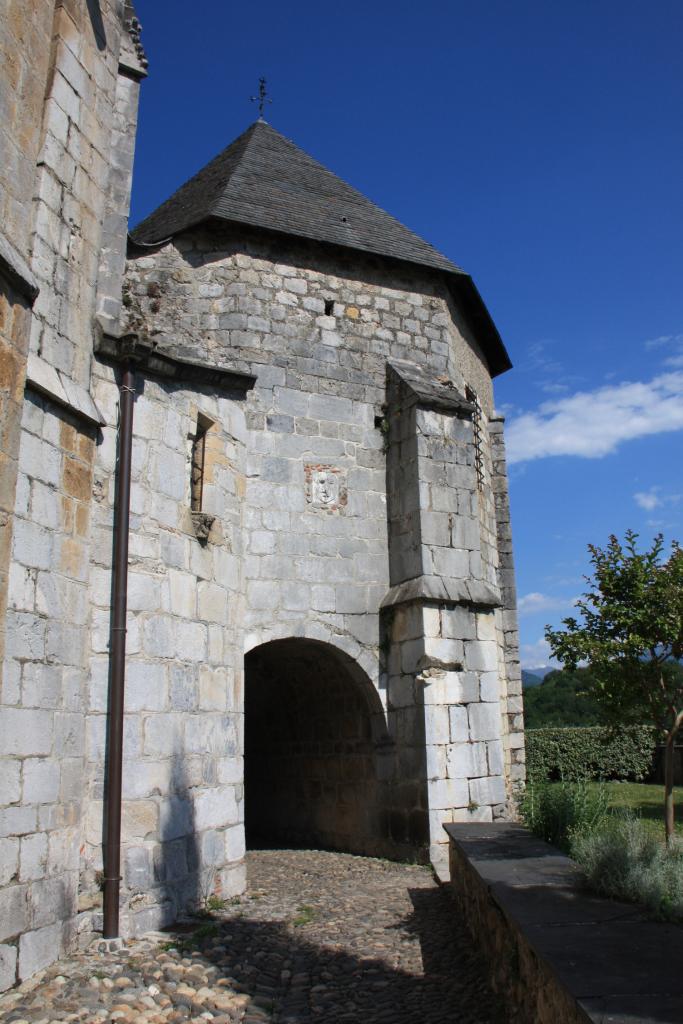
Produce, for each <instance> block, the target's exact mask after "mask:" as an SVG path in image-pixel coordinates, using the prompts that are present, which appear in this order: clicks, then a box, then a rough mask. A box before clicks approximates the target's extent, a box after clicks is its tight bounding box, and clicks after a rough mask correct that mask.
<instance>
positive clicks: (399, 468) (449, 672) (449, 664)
mask: <svg viewBox="0 0 683 1024" xmlns="http://www.w3.org/2000/svg"><path fill="white" fill-rule="evenodd" d="M387 395H388V403H387V417H388V426H389V430H388V442H389V450H388V456H387V457H388V481H389V489H388V495H387V498H388V506H389V523H390V557H391V566H392V575H391V581H392V588H391V590H390V591H389V593H388V595H387V597H386V598H385V600H384V607H385V615H386V620H387V630H388V635H389V636H390V638H391V649H390V653H389V659H388V671H389V679H388V707H389V721H390V723H391V724H390V728H391V730H392V732H393V733H395V734H396V735H400V736H401V737H402V743H401V746H405V745H406V743H407V745H408V747H409V748H410V749H411V756H412V764H411V770H412V773H413V775H414V777H415V778H416V779H422V780H423V784H422V787H418V789H417V791H416V792H417V793H418V799H419V801H420V802H421V803H422V804H423V805H424V806H425V807H426V808H428V811H429V842H430V859H431V862H432V864H433V865H434V867H435V869H436V871H437V872H438V873H439V874H440V876H442V877H447V871H448V853H447V837H446V834H445V832H444V829H443V825H444V824H445V823H447V822H451V821H453V820H465V819H469V818H474V819H475V820H488V821H490V820H492V818H493V817H494V816H501V815H502V814H503V813H504V812H505V801H506V786H505V771H504V762H503V745H502V735H503V733H504V722H503V718H504V711H505V708H504V704H503V697H504V680H502V679H501V677H500V674H499V665H498V662H499V649H498V635H497V616H498V612H497V608H498V606H499V605H500V600H501V599H500V594H499V592H498V589H497V549H496V548H493V547H492V546H491V545H490V544H485V543H484V542H483V537H484V536H486V533H485V531H487V530H488V531H490V522H489V517H488V515H487V512H488V509H489V507H491V506H492V502H488V501H487V495H486V494H485V492H484V489H483V488H482V480H481V474H480V473H478V472H477V465H476V463H477V457H478V456H479V454H480V452H479V451H478V439H477V438H476V434H475V423H474V417H475V414H476V410H475V408H474V407H473V405H472V403H467V402H465V400H464V397H463V396H462V395H460V394H459V393H458V392H457V389H455V388H453V387H452V386H451V384H450V383H449V382H447V381H441V382H439V381H437V382H434V381H433V380H431V379H430V378H429V377H428V376H427V375H425V374H421V373H419V372H417V371H416V370H415V368H412V367H410V365H409V364H401V363H393V364H390V366H389V374H388V390H387ZM480 504H483V505H484V514H483V515H482V511H481V508H480ZM492 556H493V558H492ZM411 734H412V737H413V739H412V741H411V740H410V736H411ZM400 758H401V754H400V752H399V759H400Z"/></svg>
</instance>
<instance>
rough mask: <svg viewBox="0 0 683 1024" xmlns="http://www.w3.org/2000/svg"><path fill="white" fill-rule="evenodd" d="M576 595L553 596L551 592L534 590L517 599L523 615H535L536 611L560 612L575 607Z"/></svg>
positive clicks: (519, 610)
mask: <svg viewBox="0 0 683 1024" xmlns="http://www.w3.org/2000/svg"><path fill="white" fill-rule="evenodd" d="M575 601H576V598H575V597H552V596H551V595H550V594H539V593H536V592H532V593H530V594H524V596H523V597H520V598H519V600H518V601H517V611H518V612H519V614H520V616H521V615H533V614H534V613H535V612H559V611H564V610H565V609H566V610H567V611H568V610H569V609H570V608H573V606H574V603H575Z"/></svg>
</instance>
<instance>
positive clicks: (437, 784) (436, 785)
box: [427, 779, 469, 838]
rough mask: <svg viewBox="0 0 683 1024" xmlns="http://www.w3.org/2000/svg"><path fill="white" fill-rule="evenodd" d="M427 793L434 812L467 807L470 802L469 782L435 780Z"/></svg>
mask: <svg viewBox="0 0 683 1024" xmlns="http://www.w3.org/2000/svg"><path fill="white" fill-rule="evenodd" d="M427 793H428V800H429V806H430V808H432V809H433V810H439V808H446V807H448V808H450V807H466V806H467V804H468V802H469V789H468V788H467V782H466V781H464V780H462V779H433V780H431V781H430V782H428V783H427ZM439 838H440V837H439Z"/></svg>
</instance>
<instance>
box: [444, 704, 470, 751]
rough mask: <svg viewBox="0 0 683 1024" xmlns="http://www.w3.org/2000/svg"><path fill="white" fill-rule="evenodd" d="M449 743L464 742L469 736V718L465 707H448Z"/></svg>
mask: <svg viewBox="0 0 683 1024" xmlns="http://www.w3.org/2000/svg"><path fill="white" fill-rule="evenodd" d="M448 718H449V726H450V739H451V743H466V742H467V741H468V739H469V736H470V727H469V719H468V715H467V708H466V707H450V708H449V709H448Z"/></svg>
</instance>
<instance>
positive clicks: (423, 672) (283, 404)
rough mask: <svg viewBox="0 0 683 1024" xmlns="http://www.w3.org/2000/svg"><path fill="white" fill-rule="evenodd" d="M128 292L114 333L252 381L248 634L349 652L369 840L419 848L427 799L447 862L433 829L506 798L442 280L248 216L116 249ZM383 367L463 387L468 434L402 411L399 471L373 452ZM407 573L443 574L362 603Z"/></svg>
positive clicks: (458, 371)
mask: <svg viewBox="0 0 683 1024" xmlns="http://www.w3.org/2000/svg"><path fill="white" fill-rule="evenodd" d="M125 291H126V295H125V299H124V306H125V308H126V310H127V317H128V321H129V323H130V325H131V327H134V328H135V329H137V330H140V331H142V332H143V333H148V334H149V335H150V336H151V337H153V338H154V339H155V340H156V342H157V344H158V346H159V349H160V350H164V349H167V350H168V351H176V352H178V351H179V352H182V353H183V354H184V355H185V356H187V357H191V358H195V359H204V360H207V361H208V362H212V361H216V360H229V361H230V362H231V363H232V364H233V365H236V366H238V367H241V368H243V369H245V370H249V371H251V372H253V373H255V374H256V375H257V383H256V386H255V388H254V390H253V392H252V393H251V394H250V396H249V398H248V402H247V425H248V428H249V432H248V436H247V452H248V454H247V461H246V474H247V486H246V495H245V513H244V516H245V518H244V540H245V547H244V573H245V614H244V626H245V650H246V651H247V652H249V651H254V652H258V650H259V649H260V648H261V645H264V644H268V643H269V642H271V641H279V640H283V639H285V638H288V637H302V638H307V639H309V640H313V641H320V642H324V643H326V644H331V645H333V646H334V647H336V648H338V649H340V650H342V651H344V652H345V653H346V654H348V655H349V656H350V657H351V658H352V659H354V660H355V661H356V662H357V663H358V664H359V665H360V666H361V667H362V668H363V670H364V671H365V673H366V674H367V676H368V677H369V679H370V680H371V681H372V683H373V685H374V686H375V687H376V692H377V696H378V699H379V700H380V702H381V706H382V707H383V709H384V713H385V731H386V735H387V737H388V738H389V740H390V744H391V746H390V749H391V753H390V754H388V755H387V756H385V757H384V766H385V767H384V774H385V776H386V777H387V778H389V779H390V780H391V782H390V785H389V786H388V790H387V792H386V793H385V794H384V799H385V800H386V808H387V821H389V822H390V824H389V825H388V826H387V827H386V829H385V832H384V835H385V836H386V835H388V836H390V837H391V839H392V841H393V842H394V844H395V846H396V848H398V846H399V845H400V844H401V843H403V844H406V845H411V844H412V848H413V849H415V848H420V847H422V846H424V845H425V844H426V843H428V842H429V838H428V829H427V827H426V823H427V821H428V815H429V811H430V809H432V819H431V845H432V855H433V858H435V860H437V861H439V863H441V861H443V862H444V863H445V860H446V847H445V838H446V837H445V833H443V830H442V827H441V826H442V823H443V822H444V821H449V820H453V815H454V814H467V815H470V816H471V815H472V814H475V815H479V816H486V817H488V818H490V817H492V816H493V814H494V813H495V814H499V813H501V812H502V810H503V809H504V804H505V799H506V792H505V784H504V767H503V763H502V746H501V737H502V735H503V733H504V725H503V718H504V716H505V714H506V713H507V712H506V709H505V707H504V701H505V688H504V680H503V678H502V676H501V674H500V671H499V664H498V663H499V658H500V650H499V645H500V642H501V641H502V634H501V633H500V631H497V624H498V621H499V613H498V612H497V611H495V610H494V609H495V607H496V606H497V605H499V604H500V594H499V591H498V573H499V549H498V543H497V533H496V518H495V505H494V499H493V494H492V493H491V480H492V474H493V464H492V459H491V451H490V445H489V436H488V431H487V429H486V425H487V421H488V418H489V416H490V415H491V414H492V411H493V403H492V392H491V381H490V377H489V376H488V373H487V370H486V367H485V364H484V362H483V359H482V356H481V354H480V352H479V350H478V348H477V345H476V341H475V340H474V338H473V336H472V333H471V332H470V331H469V329H468V327H467V325H466V324H465V323H464V321H463V319H462V317H461V316H460V314H459V313H458V311H457V310H456V309H455V308H454V306H453V302H452V299H451V297H450V295H449V294H448V292H447V290H446V288H445V287H444V285H443V284H442V283H441V282H440V281H439V280H438V279H435V278H434V277H433V276H429V275H427V274H425V273H423V272H422V271H421V270H419V269H418V268H415V270H414V271H411V270H408V269H406V268H405V267H399V266H394V267H389V266H387V265H386V263H379V262H377V261H372V260H365V259H364V258H363V257H361V256H359V255H358V254H355V253H354V254H351V253H349V254H348V255H344V254H340V253H339V252H334V253H332V252H330V251H328V250H325V249H323V248H322V247H315V246H312V245H307V244H306V243H303V242H302V243H295V242H285V241H283V240H282V239H280V238H274V237H269V236H267V235H265V234H257V233H255V232H249V231H248V230H247V229H244V230H240V233H239V235H236V234H235V233H234V232H231V230H230V229H229V228H227V227H221V228H220V229H219V228H216V229H215V231H208V230H206V229H197V230H194V231H192V232H187V233H186V234H185V235H183V236H180V237H179V238H176V239H175V240H174V242H173V243H168V244H163V245H161V246H160V248H159V250H158V251H155V252H152V253H150V252H149V251H145V252H144V253H139V252H136V250H135V248H133V249H132V250H131V254H130V258H129V263H128V268H127V277H126V288H125ZM401 361H404V362H406V363H407V364H409V365H410V366H411V367H413V368H414V369H415V370H416V372H417V373H418V375H419V374H422V375H423V376H424V378H425V379H426V380H427V381H428V382H430V386H431V385H433V386H435V387H437V389H438V387H441V388H442V390H444V391H445V392H446V393H448V394H452V391H453V389H455V390H457V391H459V392H461V393H464V392H465V388H466V387H467V386H469V387H470V388H471V389H472V391H473V393H474V395H475V398H476V400H477V405H478V415H479V417H480V419H479V424H478V436H477V439H476V443H475V433H474V424H473V422H472V420H471V419H469V420H468V421H467V422H464V421H461V420H459V419H458V418H457V417H454V416H453V415H449V416H445V415H442V414H441V413H436V412H434V411H433V410H430V409H422V408H419V409H413V410H412V412H411V413H410V416H408V417H407V418H406V417H404V422H405V430H406V436H405V438H404V441H405V446H404V448H403V449H401V455H400V458H399V459H398V461H397V465H398V466H400V467H401V474H402V475H400V479H399V475H397V474H395V473H393V471H392V469H391V466H389V469H388V466H387V458H388V454H387V451H386V448H387V429H386V428H387V423H389V429H390V430H391V424H390V421H391V396H390V394H388V392H387V364H388V363H390V364H391V365H392V366H393V365H394V364H397V363H399V362H401ZM439 382H441V383H439ZM387 402H388V403H389V408H388V409H387ZM389 442H390V443H389V449H390V450H389V457H390V456H391V440H390V438H389ZM411 460H412V463H411ZM411 466H412V468H411ZM406 470H407V471H408V472H406ZM411 472H412V473H413V478H412V479H409V477H410V473H411ZM501 479H502V478H501ZM396 500H397V501H398V502H399V506H400V507H398V511H397V514H396V515H393V513H392V505H391V503H392V501H396ZM387 503H389V511H387ZM394 529H396V531H397V534H399V533H403V535H404V537H405V538H406V543H405V544H404V543H402V542H400V541H397V542H396V543H394V542H393V541H392V533H391V531H392V530H394ZM394 558H398V560H399V562H400V563H401V564H400V568H397V569H396V570H395V567H394ZM390 562H391V577H390ZM422 576H424V577H429V579H430V580H431V581H432V582H433V583H434V584H435V585H436V583H437V581H440V583H439V586H440V589H439V587H437V588H436V589H432V590H431V591H429V592H428V593H424V594H422V595H421V596H422V597H423V598H427V599H428V604H427V606H426V607H424V608H422V607H421V606H420V607H418V608H416V609H414V610H413V612H411V613H410V615H412V616H413V618H410V616H409V617H408V620H406V619H405V616H403V618H401V616H398V617H397V618H396V620H395V621H394V620H392V618H391V614H390V613H387V612H381V606H382V604H383V603H384V604H385V605H386V604H388V605H390V606H393V605H394V604H401V603H402V601H403V597H402V598H401V601H395V600H394V598H393V597H391V595H390V600H389V601H388V602H387V594H388V592H389V591H390V585H392V584H395V583H397V582H409V581H410V580H412V579H415V578H418V577H422ZM444 581H447V583H448V585H446V584H445V583H444ZM449 587H450V589H449ZM429 602H431V603H429ZM401 615H403V613H401ZM434 615H436V620H435V619H434ZM442 616H443V621H442V618H441V617H442ZM435 621H436V622H438V625H436V624H435ZM400 622H402V625H400V626H399V625H398V623H400ZM396 630H398V633H397V632H396ZM406 630H407V633H406ZM405 645H407V646H405ZM447 648H448V651H447V652H446V649H447ZM444 652H446V653H444ZM387 656H388V662H387ZM396 659H398V661H396ZM425 659H426V660H425ZM397 665H398V667H396V666H397ZM470 705H472V713H471V715H470V710H469V707H470ZM474 705H476V706H477V710H474ZM455 708H458V709H459V711H458V712H457V713H456V711H455V710H453V715H452V716H451V710H452V709H455ZM463 712H464V715H465V718H464V720H463V719H462V713H463ZM451 717H452V718H453V721H454V726H453V728H454V732H453V736H452V737H451V733H450V719H451ZM470 719H471V721H470ZM463 721H464V724H463ZM444 722H445V723H446V732H444V728H443V723H444ZM426 750H428V751H429V768H428V767H427V764H426V756H427V755H426ZM385 824H386V822H385ZM442 836H443V840H442Z"/></svg>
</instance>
